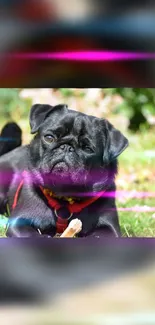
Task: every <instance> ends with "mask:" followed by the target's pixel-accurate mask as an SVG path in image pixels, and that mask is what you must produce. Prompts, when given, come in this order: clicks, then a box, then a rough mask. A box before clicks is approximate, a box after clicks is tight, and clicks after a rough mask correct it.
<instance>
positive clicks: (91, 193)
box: [0, 104, 128, 238]
mask: <svg viewBox="0 0 155 325" xmlns="http://www.w3.org/2000/svg"><path fill="white" fill-rule="evenodd" d="M30 126H31V133H32V134H35V137H34V139H33V140H32V141H31V143H30V144H29V145H26V146H23V147H20V148H17V149H15V150H13V151H12V152H10V153H8V154H6V155H4V156H3V157H1V158H0V177H1V182H0V183H1V185H0V206H1V213H2V212H4V210H5V207H6V206H7V211H8V210H9V211H10V216H9V219H8V227H7V232H6V234H7V236H8V237H30V236H45V237H46V236H48V237H49V236H50V237H54V236H55V235H56V234H61V233H62V232H63V231H64V229H65V228H66V227H67V225H68V223H69V222H70V221H71V220H73V219H75V218H78V219H80V220H81V221H82V230H81V231H80V233H79V234H78V237H86V236H88V235H89V236H93V237H97V238H99V237H100V236H105V235H108V236H109V235H114V236H116V237H118V236H119V235H120V227H119V222H118V215H117V209H116V204H115V189H116V188H115V176H116V174H117V159H116V158H117V157H118V156H119V155H120V154H121V152H122V151H123V150H124V149H125V148H126V147H127V146H128V140H127V139H126V138H125V137H124V136H123V135H122V134H121V132H120V131H118V130H116V129H115V128H114V127H113V126H112V125H111V124H110V123H109V122H108V121H107V120H105V119H100V118H97V117H94V116H88V115H86V114H83V113H80V112H76V111H73V110H70V109H68V107H67V106H66V105H57V106H54V107H52V106H50V105H41V104H36V105H34V106H32V108H31V112H30Z"/></svg>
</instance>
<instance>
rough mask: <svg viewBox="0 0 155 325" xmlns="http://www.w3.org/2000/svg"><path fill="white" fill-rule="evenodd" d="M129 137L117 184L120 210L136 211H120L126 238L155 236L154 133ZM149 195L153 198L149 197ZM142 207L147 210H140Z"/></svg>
mask: <svg viewBox="0 0 155 325" xmlns="http://www.w3.org/2000/svg"><path fill="white" fill-rule="evenodd" d="M127 137H128V139H129V142H130V146H129V148H128V149H127V150H125V151H124V153H123V154H122V155H121V156H120V158H119V174H118V176H117V180H116V181H117V190H118V191H121V195H120V196H118V197H117V207H118V208H121V209H122V208H123V209H124V208H127V209H129V208H132V209H133V211H126V210H124V211H119V219H120V225H121V230H122V235H123V236H127V237H135V236H136V237H155V210H154V211H149V208H153V207H154V209H155V136H154V131H152V132H145V133H143V134H141V133H140V134H135V135H131V134H128V135H127ZM153 148H154V150H153ZM142 193H143V195H142ZM122 194H123V195H122ZM140 194H141V195H140ZM148 194H150V195H152V197H151V196H150V197H148ZM138 195H140V197H139V198H138V197H137V196H138ZM153 195H154V197H153ZM142 208H143V209H145V211H138V210H139V209H142ZM5 221H6V219H5V218H4V216H1V217H0V236H1V237H4V236H5Z"/></svg>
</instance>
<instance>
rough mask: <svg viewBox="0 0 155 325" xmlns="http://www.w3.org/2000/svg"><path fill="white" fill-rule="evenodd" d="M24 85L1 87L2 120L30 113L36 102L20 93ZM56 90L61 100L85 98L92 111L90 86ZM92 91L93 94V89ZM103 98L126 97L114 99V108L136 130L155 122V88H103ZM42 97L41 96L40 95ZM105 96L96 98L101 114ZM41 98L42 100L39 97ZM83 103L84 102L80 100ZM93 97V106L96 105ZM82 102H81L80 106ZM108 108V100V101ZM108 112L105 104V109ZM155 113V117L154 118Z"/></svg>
mask: <svg viewBox="0 0 155 325" xmlns="http://www.w3.org/2000/svg"><path fill="white" fill-rule="evenodd" d="M21 91H22V89H21V88H1V89H0V112H1V120H2V121H3V120H16V121H18V120H20V119H25V118H27V116H28V112H29V108H30V107H31V105H32V101H33V98H32V97H31V96H30V97H28V96H27V97H26V98H22V97H21V96H20V94H21ZM52 91H53V93H52ZM54 91H56V94H57V97H58V99H60V101H61V100H62V99H64V102H65V101H66V102H67V100H69V99H71V98H72V99H74V98H75V100H80V98H81V100H83V102H82V105H81V106H82V108H83V112H84V113H88V114H89V112H87V110H88V107H87V106H88V103H87V101H86V102H85V98H86V97H87V89H73V88H56V89H51V96H52V94H54ZM90 91H92V94H93V90H90ZM100 92H101V94H102V95H103V98H106V97H111V98H114V97H115V96H116V95H117V97H118V96H119V97H120V98H121V99H122V100H121V101H120V102H116V104H115V102H114V105H113V108H112V109H110V112H111V113H112V114H114V115H118V116H119V115H120V116H121V115H124V116H126V118H127V119H128V121H129V123H128V128H129V129H130V130H132V131H137V130H140V131H143V130H147V129H148V128H149V127H150V126H151V125H155V89H153V88H109V89H108V88H107V89H101V90H100ZM38 99H39V98H38ZM101 100H102V96H98V98H95V102H94V103H95V106H94V110H95V112H96V114H97V110H99V108H97V106H98V107H99V106H100V105H101ZM38 101H39V100H38ZM79 103H80V102H79ZM94 103H93V100H92V107H93V105H94ZM79 106H80V105H78V107H79ZM107 110H108V104H107ZM101 114H102V116H105V108H104V109H103V112H101ZM152 117H153V119H152Z"/></svg>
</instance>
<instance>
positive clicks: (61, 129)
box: [30, 104, 128, 194]
mask: <svg viewBox="0 0 155 325" xmlns="http://www.w3.org/2000/svg"><path fill="white" fill-rule="evenodd" d="M30 125H31V133H32V134H34V133H37V135H36V136H35V138H34V140H33V141H32V143H31V152H32V156H33V160H34V162H35V166H36V167H37V169H38V170H39V171H40V173H41V176H42V178H43V181H44V185H45V186H47V187H48V188H52V189H53V187H54V188H55V191H56V192H58V193H59V194H60V193H61V192H63V193H64V191H65V193H67V190H68V191H69V192H70V191H71V192H72V194H73V192H74V191H75V192H77V191H78V192H79V191H80V190H83V192H84V191H86V190H88V189H89V190H90V189H92V187H93V185H94V184H96V183H97V182H102V184H105V183H106V182H107V181H108V172H109V169H108V166H109V164H110V163H111V162H112V161H114V160H116V158H117V156H118V155H119V154H120V153H121V152H122V151H123V150H124V149H125V148H126V147H127V145H128V141H127V139H126V138H125V137H124V136H123V135H122V134H121V133H120V132H119V131H118V130H116V129H115V128H114V127H113V126H112V125H111V124H110V123H109V122H108V121H107V120H103V119H99V118H96V117H94V116H88V115H86V114H83V113H80V112H75V111H72V110H69V109H68V107H67V106H66V105H57V106H55V107H52V106H50V105H39V104H36V105H34V106H33V107H32V109H31V113H30ZM69 192H68V194H69Z"/></svg>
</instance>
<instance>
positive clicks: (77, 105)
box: [0, 88, 155, 237]
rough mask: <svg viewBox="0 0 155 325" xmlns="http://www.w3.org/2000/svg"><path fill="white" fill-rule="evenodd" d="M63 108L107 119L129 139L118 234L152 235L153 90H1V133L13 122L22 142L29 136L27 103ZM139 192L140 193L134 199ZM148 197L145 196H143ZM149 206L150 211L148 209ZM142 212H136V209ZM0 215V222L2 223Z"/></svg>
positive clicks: (124, 157) (121, 177)
mask: <svg viewBox="0 0 155 325" xmlns="http://www.w3.org/2000/svg"><path fill="white" fill-rule="evenodd" d="M36 103H44V104H45V103H48V104H51V105H56V104H60V103H65V104H68V106H69V108H71V109H74V110H78V111H80V112H84V113H86V114H89V115H95V116H98V117H101V118H107V119H108V120H109V121H110V122H111V123H112V124H113V125H114V126H115V127H116V128H118V129H119V130H121V131H122V132H123V133H124V135H126V136H127V138H128V139H129V143H130V146H129V148H128V149H126V150H125V151H124V152H123V154H122V155H121V156H120V157H119V174H118V176H117V179H116V182H117V190H118V191H124V192H123V194H122V195H120V196H119V197H118V198H117V206H118V208H133V209H134V210H133V211H119V217H120V224H121V229H122V235H123V236H128V237H134V236H136V237H137V236H138V237H154V236H155V89H152V88H112V89H100V88H93V89H90V88H89V89H80V88H79V89H77V88H76V89H72V88H70V89H67V88H55V89H53V88H52V89H45V88H44V89H19V88H17V89H16V88H12V89H4V88H3V89H0V113H1V118H0V129H1V128H2V127H3V126H4V124H5V123H6V122H8V121H16V122H17V123H18V124H19V125H20V127H21V128H22V130H23V144H26V143H28V142H29V141H30V140H31V138H32V136H31V135H30V128H29V121H28V115H29V110H30V107H31V106H32V104H36ZM139 193H143V195H141V196H140V197H139V198H137V196H138V194H139ZM148 195H149V197H148ZM150 208H154V210H153V209H152V211H149V209H150ZM138 209H143V210H142V211H140V212H137V211H135V210H138ZM4 220H5V219H4V217H1V221H4ZM4 234H5V227H4V226H3V222H2V225H1V227H0V235H1V236H3V235H4Z"/></svg>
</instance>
